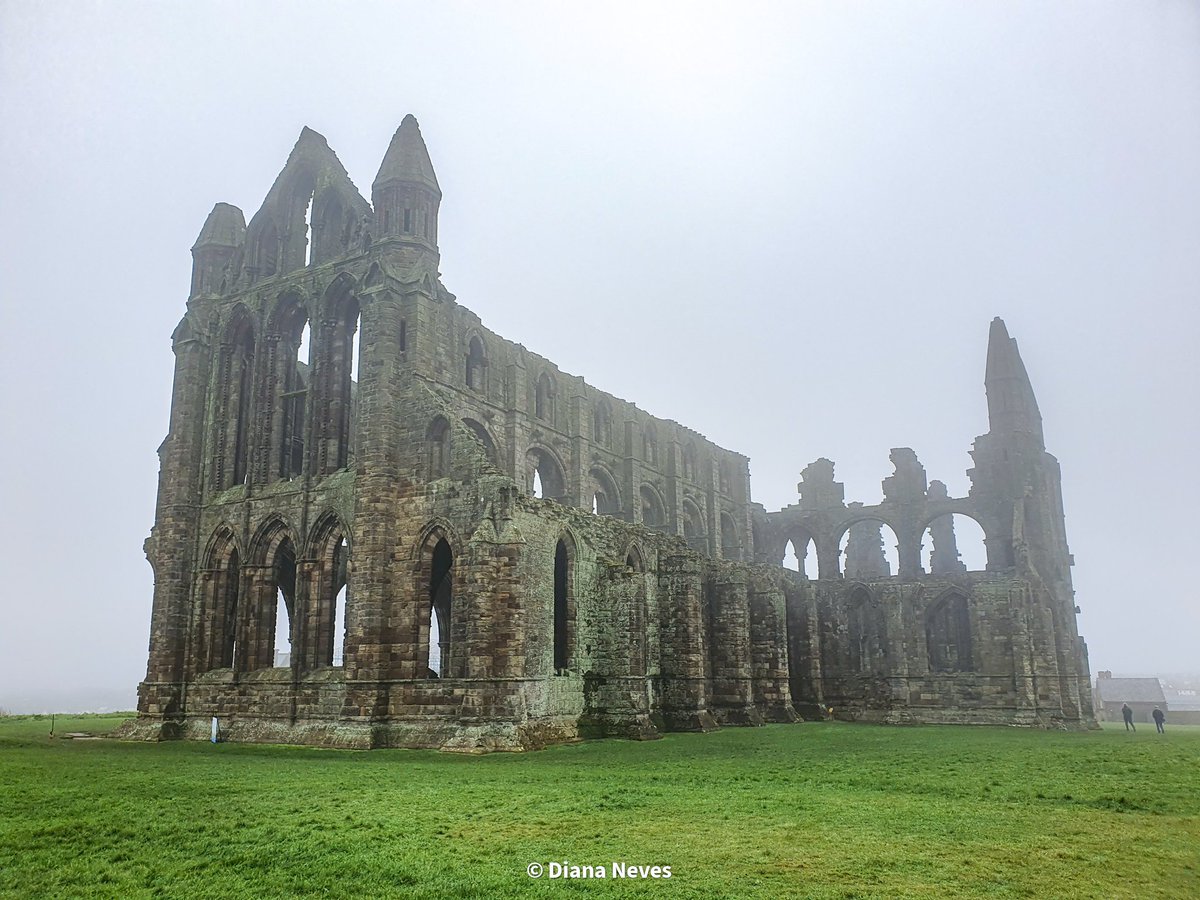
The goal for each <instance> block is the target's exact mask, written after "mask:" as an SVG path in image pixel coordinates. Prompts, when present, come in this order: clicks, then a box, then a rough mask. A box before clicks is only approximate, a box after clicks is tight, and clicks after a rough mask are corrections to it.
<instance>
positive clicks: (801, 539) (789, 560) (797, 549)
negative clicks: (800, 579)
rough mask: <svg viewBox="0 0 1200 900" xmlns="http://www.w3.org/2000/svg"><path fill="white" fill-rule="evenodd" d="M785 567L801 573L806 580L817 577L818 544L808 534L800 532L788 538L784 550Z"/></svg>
mask: <svg viewBox="0 0 1200 900" xmlns="http://www.w3.org/2000/svg"><path fill="white" fill-rule="evenodd" d="M782 565H783V567H784V568H785V569H791V570H792V571H793V572H799V573H800V574H801V575H803V576H804V577H805V578H816V577H817V544H816V541H814V540H813V539H812V537H811V536H809V535H808V533H807V532H804V531H800V532H798V533H797V534H794V535H793V536H792V537H789V538H788V541H787V543H786V544H785V545H784V548H783V563H782Z"/></svg>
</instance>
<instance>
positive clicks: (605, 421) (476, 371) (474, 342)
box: [463, 334, 733, 491]
mask: <svg viewBox="0 0 1200 900" xmlns="http://www.w3.org/2000/svg"><path fill="white" fill-rule="evenodd" d="M488 372H489V362H488V350H487V344H486V342H485V341H484V339H483V337H482V336H481V335H479V334H472V335H471V336H470V337H469V338H468V340H467V350H466V358H465V365H464V370H463V382H464V384H465V385H466V386H467V388H468V389H469V390H472V391H476V392H478V393H482V394H485V395H486V394H487V393H488ZM557 398H558V382H557V379H556V378H555V377H554V375H553V373H551V372H550V371H542V372H540V373H539V374H538V376H537V379H536V380H535V382H534V393H533V415H534V417H535V418H537V419H540V420H542V421H545V422H550V423H553V422H555V421H556V411H557V406H556V404H557ZM591 436H592V441H593V442H594V443H595V444H596V445H597V446H599V447H602V448H605V449H609V450H611V449H613V446H614V443H613V440H614V433H613V413H612V406H611V404H610V403H609V402H608V400H607V399H603V398H602V399H600V400H599V401H597V402H596V403H595V404H594V405H593V407H592V435H591ZM637 450H638V452H639V454H640V458H641V459H642V460H643V461H644V462H646V463H647V464H648V465H652V466H658V465H660V464H661V460H660V452H659V439H658V428H657V426H656V425H655V424H654V423H653V422H645V423H644V424H643V425H642V426H641V442H640V446H639V447H638V448H637ZM698 458H699V452H698V450H697V448H696V444H695V442H694V441H688V442H687V443H686V444H684V446H683V449H682V451H681V457H680V462H681V472H680V474H681V476H682V477H683V478H685V479H688V480H690V481H699V478H700V471H699V464H698ZM717 468H718V471H719V479H720V488H721V490H722V491H728V490H729V487H730V484H731V483H732V481H733V479H732V476H731V468H732V467H731V465H730V463H729V461H728V460H725V459H722V460H720V462H719V463H718V466H717Z"/></svg>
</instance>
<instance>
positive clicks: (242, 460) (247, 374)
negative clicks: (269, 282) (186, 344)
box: [217, 315, 255, 488]
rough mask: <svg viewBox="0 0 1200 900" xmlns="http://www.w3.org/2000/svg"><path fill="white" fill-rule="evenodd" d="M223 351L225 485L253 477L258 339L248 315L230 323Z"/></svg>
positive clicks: (221, 478)
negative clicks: (252, 400)
mask: <svg viewBox="0 0 1200 900" xmlns="http://www.w3.org/2000/svg"><path fill="white" fill-rule="evenodd" d="M223 355H224V364H223V366H222V373H221V378H222V381H223V383H224V391H223V397H224V404H225V409H224V415H223V416H222V417H221V423H220V427H221V428H222V429H223V431H222V435H223V439H224V453H223V454H222V456H223V459H222V471H221V477H219V478H218V479H217V481H218V483H219V484H220V486H221V487H222V488H227V487H232V486H233V485H237V484H245V483H246V482H247V481H249V478H250V455H251V446H250V444H251V440H250V434H251V418H250V413H251V410H250V405H251V397H252V396H253V393H254V359H255V342H254V330H253V328H252V327H251V325H250V318H249V316H247V315H242V316H241V317H240V318H239V319H238V320H236V322H235V324H234V325H232V326H231V329H230V338H229V341H228V343H227V344H226V345H225V347H224V348H223Z"/></svg>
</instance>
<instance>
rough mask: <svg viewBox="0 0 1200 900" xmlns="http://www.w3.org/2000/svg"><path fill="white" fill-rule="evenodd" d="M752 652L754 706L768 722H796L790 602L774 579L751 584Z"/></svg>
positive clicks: (759, 576) (756, 577)
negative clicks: (790, 669) (790, 668)
mask: <svg viewBox="0 0 1200 900" xmlns="http://www.w3.org/2000/svg"><path fill="white" fill-rule="evenodd" d="M750 650H751V657H752V660H753V667H752V676H753V679H754V681H753V685H754V704H755V706H756V707H757V708H758V711H759V713H760V715H761V717H762V718H763V719H765V720H766V721H768V722H795V721H796V720H797V719H798V718H799V716H797V715H796V710H795V709H794V708H793V707H792V692H791V688H790V686H789V684H788V675H789V673H788V634H787V601H786V599H785V598H784V594H783V589H782V588H781V587H780V586H779V585H778V584H776V583H775V582H774V581H773V580H772V579H770V578H767V577H765V576H763V575H756V576H755V577H754V578H753V579H752V581H751V585H750Z"/></svg>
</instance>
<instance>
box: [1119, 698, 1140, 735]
mask: <svg viewBox="0 0 1200 900" xmlns="http://www.w3.org/2000/svg"><path fill="white" fill-rule="evenodd" d="M1121 718H1122V719H1124V720H1125V730H1126V731H1137V726H1136V725H1134V724H1133V710H1132V709H1130V708H1129V704H1128V703H1122V704H1121Z"/></svg>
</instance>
